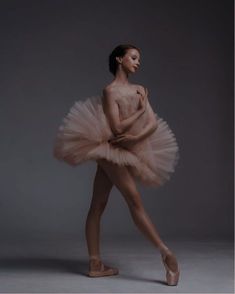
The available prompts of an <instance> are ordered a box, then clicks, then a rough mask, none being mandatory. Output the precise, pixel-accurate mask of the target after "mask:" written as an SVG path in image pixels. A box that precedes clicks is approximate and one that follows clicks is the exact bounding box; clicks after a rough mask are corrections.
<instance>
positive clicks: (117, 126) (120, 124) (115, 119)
mask: <svg viewBox="0 0 235 294" xmlns="http://www.w3.org/2000/svg"><path fill="white" fill-rule="evenodd" d="M114 95H115V93H114V91H112V90H110V89H109V90H108V89H104V90H103V100H102V102H103V109H104V112H105V114H106V116H107V118H108V120H109V123H110V127H111V129H112V131H113V133H114V135H120V134H122V133H124V132H125V131H126V130H128V129H129V128H130V127H131V126H132V125H133V123H134V122H135V121H136V120H137V119H138V118H139V117H140V116H141V115H142V114H143V113H144V111H145V108H146V103H147V98H146V96H143V99H141V102H140V108H139V109H138V110H137V111H136V112H135V113H133V114H132V115H130V116H129V117H128V118H126V119H123V120H120V117H119V108H118V104H117V102H116V101H115V99H114Z"/></svg>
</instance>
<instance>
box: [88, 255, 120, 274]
mask: <svg viewBox="0 0 235 294" xmlns="http://www.w3.org/2000/svg"><path fill="white" fill-rule="evenodd" d="M118 273H119V272H118V269H117V268H112V267H109V266H106V265H104V264H103V263H102V261H101V260H99V259H91V260H90V262H89V272H88V273H87V276H89V277H92V278H97V277H104V276H113V275H118Z"/></svg>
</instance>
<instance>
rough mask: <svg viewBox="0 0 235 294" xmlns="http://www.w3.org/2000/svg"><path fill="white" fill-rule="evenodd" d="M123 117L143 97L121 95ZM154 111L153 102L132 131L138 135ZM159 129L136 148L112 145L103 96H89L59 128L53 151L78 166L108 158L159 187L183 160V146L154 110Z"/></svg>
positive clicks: (131, 110) (131, 111) (75, 105)
mask: <svg viewBox="0 0 235 294" xmlns="http://www.w3.org/2000/svg"><path fill="white" fill-rule="evenodd" d="M118 104H119V114H120V119H121V120H122V119H125V118H126V117H128V116H130V115H131V114H132V113H133V112H135V111H136V110H137V108H138V104H139V100H138V99H137V98H136V99H134V98H133V97H132V98H131V97H129V98H128V97H125V98H119V100H118ZM150 112H153V110H152V108H151V106H150V104H149V102H148V103H147V108H146V110H145V112H144V113H143V114H142V115H141V116H140V117H139V118H138V119H137V120H136V122H135V123H134V124H133V125H132V126H131V128H130V129H129V130H128V133H130V134H133V135H135V134H137V133H139V132H140V131H141V129H142V128H143V127H144V126H145V124H146V119H147V117H148V115H149V113H150ZM154 115H155V118H156V120H157V122H158V128H157V129H156V130H155V131H154V133H152V134H151V135H150V136H149V137H147V138H146V139H144V140H142V141H141V142H139V143H137V144H135V145H134V146H133V147H132V148H129V149H126V148H125V149H124V148H122V147H117V146H115V147H114V146H112V145H111V144H110V143H109V142H108V140H109V139H110V138H112V137H113V133H112V131H111V128H110V126H109V123H108V120H107V118H106V116H105V114H104V111H103V107H102V96H92V97H88V98H87V99H86V100H85V101H77V102H75V104H74V105H73V106H72V107H71V109H70V111H69V113H68V114H67V116H66V117H65V118H64V119H63V124H62V125H61V126H60V127H59V130H58V133H57V136H56V139H55V144H54V149H53V154H54V156H55V158H57V159H58V160H63V161H65V162H66V163H68V164H70V165H72V166H76V165H77V164H80V163H82V162H85V161H87V160H95V161H96V160H97V159H101V158H104V159H107V160H109V161H111V162H113V163H116V164H118V165H125V166H128V169H129V171H130V173H131V174H132V175H133V176H134V177H135V178H136V179H137V180H139V181H140V182H141V183H143V184H144V185H146V186H155V187H159V186H161V185H163V184H164V183H165V182H166V181H167V180H169V179H170V174H171V173H173V172H174V170H175V166H176V165H177V163H178V160H179V148H178V145H177V142H176V139H175V136H174V134H173V132H172V131H171V129H170V128H169V126H168V124H167V123H166V122H165V121H164V120H163V119H162V118H159V117H158V115H157V114H156V113H154Z"/></svg>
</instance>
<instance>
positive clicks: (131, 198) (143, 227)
mask: <svg viewBox="0 0 235 294" xmlns="http://www.w3.org/2000/svg"><path fill="white" fill-rule="evenodd" d="M98 162H99V164H100V166H101V167H102V168H103V170H104V171H105V172H106V174H107V175H108V177H109V178H110V180H111V181H112V182H113V184H114V185H115V186H116V187H117V188H118V189H119V191H120V192H121V194H122V195H123V196H124V198H125V200H126V202H127V205H128V207H129V210H130V213H131V215H132V218H133V221H134V223H135V224H136V226H137V227H138V228H139V230H140V231H141V232H142V233H143V234H144V235H145V236H146V237H147V238H148V239H149V240H150V241H151V242H152V243H153V244H154V245H155V246H156V247H157V248H159V249H160V251H161V252H166V251H168V252H170V250H169V248H168V247H167V246H166V245H165V244H164V242H163V240H162V239H161V238H160V236H159V233H158V231H157V229H156V228H155V226H154V224H153V223H152V222H151V220H150V218H149V216H148V214H147V213H146V211H145V209H144V207H143V204H142V200H141V197H140V194H139V192H138V190H137V188H136V184H135V181H134V179H133V177H132V175H131V174H130V172H129V171H128V169H127V167H125V166H118V165H117V164H114V163H111V162H109V161H107V160H105V159H100V160H99V161H98ZM172 257H174V256H173V254H172ZM169 266H170V267H171V269H172V270H173V271H175V270H176V269H177V262H176V259H175V258H172V259H171V260H169Z"/></svg>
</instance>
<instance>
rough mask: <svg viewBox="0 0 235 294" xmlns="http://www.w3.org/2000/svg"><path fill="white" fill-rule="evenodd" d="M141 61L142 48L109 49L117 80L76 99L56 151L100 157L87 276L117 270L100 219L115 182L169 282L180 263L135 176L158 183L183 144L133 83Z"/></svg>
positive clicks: (64, 156)
mask: <svg viewBox="0 0 235 294" xmlns="http://www.w3.org/2000/svg"><path fill="white" fill-rule="evenodd" d="M139 67H140V49H139V48H137V47H136V46H134V45H131V44H121V45H119V46H117V47H116V48H114V50H113V51H112V53H111V54H110V55H109V70H110V72H111V73H112V74H113V75H114V79H113V81H112V82H111V83H110V84H108V85H106V86H105V87H104V88H103V91H102V95H98V96H92V97H88V98H87V99H86V100H85V101H77V102H75V104H74V105H73V107H72V108H71V109H70V111H69V113H68V115H67V116H66V117H65V118H64V120H63V124H62V125H61V126H60V127H59V131H58V134H57V136H56V140H55V145H54V149H53V154H54V156H55V157H56V158H57V159H58V160H63V161H65V162H66V163H68V164H70V165H72V166H74V167H75V166H77V165H78V164H80V163H82V162H85V161H87V160H94V161H96V163H97V170H96V175H95V178H94V183H93V195H92V200H91V204H90V208H89V211H88V215H87V219H86V228H85V231H86V241H87V247H88V253H89V271H88V274H87V275H88V276H89V277H102V276H111V275H117V274H118V273H119V270H118V269H117V268H113V267H110V266H108V265H105V264H103V262H102V259H101V256H100V242H99V241H100V240H99V237H100V220H101V216H102V214H103V212H104V209H105V207H106V205H107V201H108V198H109V195H110V192H111V189H112V187H113V186H114V185H115V186H116V187H117V189H118V190H119V191H120V193H121V195H122V196H123V198H124V199H125V201H126V203H127V205H128V208H129V211H130V214H131V216H132V219H133V221H134V223H135V225H136V226H137V227H138V229H139V230H140V231H141V232H142V233H143V234H144V235H145V236H146V237H147V238H148V239H149V240H150V241H151V242H152V243H153V244H154V246H156V247H157V248H158V249H159V251H160V253H161V257H162V262H163V265H164V267H165V269H166V281H167V284H168V285H171V286H173V285H177V284H178V280H179V275H180V269H179V265H178V262H177V259H176V257H175V254H174V253H173V252H172V251H171V250H170V249H169V248H168V247H167V245H166V244H165V242H163V240H162V239H161V237H160V235H159V233H158V231H157V229H156V227H155V226H154V224H153V223H152V221H151V219H150V217H149V216H148V214H147V212H146V211H145V209H144V206H143V203H142V200H141V195H140V193H139V191H138V190H137V186H136V182H135V181H136V180H138V181H140V182H141V183H142V184H144V185H146V186H154V187H160V186H162V185H163V184H164V183H165V182H166V181H168V180H169V179H170V175H171V174H172V173H173V172H174V170H175V166H176V165H177V163H178V160H179V148H178V144H177V142H176V139H175V136H174V134H173V132H172V131H171V129H170V128H169V126H168V124H167V123H166V122H165V121H164V120H163V119H162V118H160V117H159V116H158V114H157V113H155V112H154V111H153V109H152V107H151V105H150V102H149V99H148V89H147V88H145V87H143V86H142V85H138V84H131V83H130V82H129V80H128V78H129V75H130V74H133V73H135V72H136V71H137V69H139Z"/></svg>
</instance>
